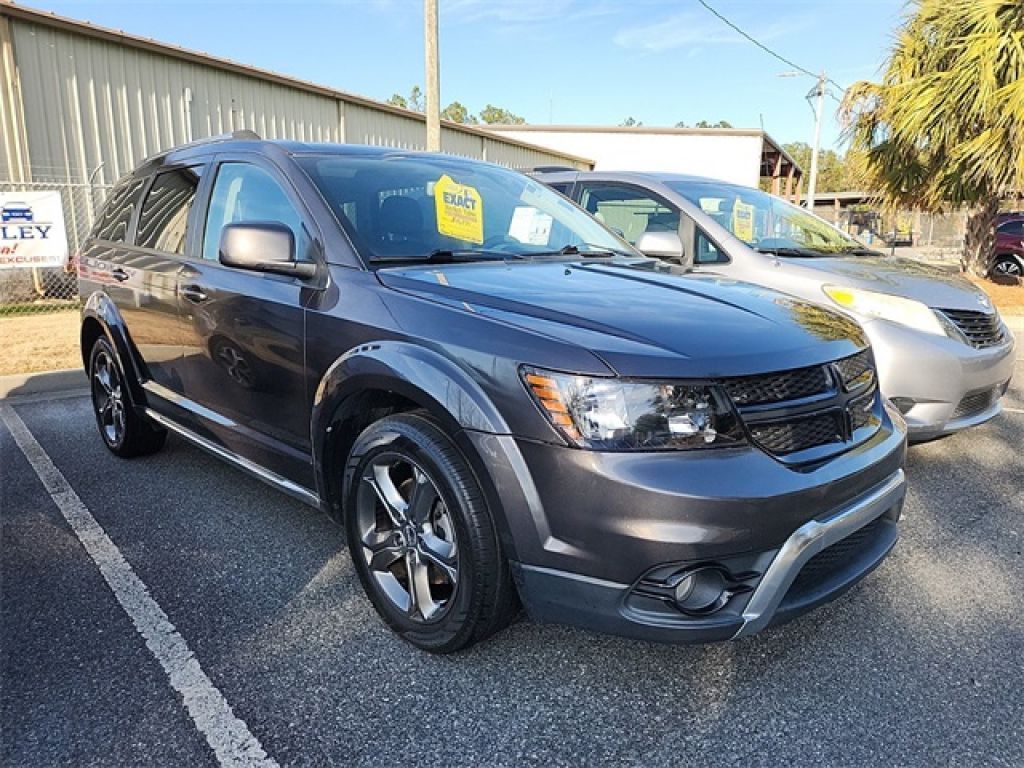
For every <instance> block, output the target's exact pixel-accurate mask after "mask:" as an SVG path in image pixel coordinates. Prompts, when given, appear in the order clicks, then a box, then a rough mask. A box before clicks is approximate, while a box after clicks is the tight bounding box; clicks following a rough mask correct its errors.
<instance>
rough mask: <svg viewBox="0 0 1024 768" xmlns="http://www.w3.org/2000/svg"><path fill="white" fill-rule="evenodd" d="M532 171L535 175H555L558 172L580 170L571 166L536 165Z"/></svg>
mask: <svg viewBox="0 0 1024 768" xmlns="http://www.w3.org/2000/svg"><path fill="white" fill-rule="evenodd" d="M532 170H533V173H555V172H557V171H578V170H579V168H573V167H572V166H571V165H535V166H534V167H533V169H532Z"/></svg>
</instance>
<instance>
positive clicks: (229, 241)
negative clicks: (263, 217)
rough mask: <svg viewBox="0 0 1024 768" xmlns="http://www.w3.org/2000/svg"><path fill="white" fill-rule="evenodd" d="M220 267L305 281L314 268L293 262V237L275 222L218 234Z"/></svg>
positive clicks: (236, 227) (231, 228) (231, 227)
mask: <svg viewBox="0 0 1024 768" xmlns="http://www.w3.org/2000/svg"><path fill="white" fill-rule="evenodd" d="M220 263H221V264H224V265H226V266H229V267H235V268H236V269H249V270H252V271H253V272H273V273H274V274H278V275H291V276H293V277H301V278H308V277H312V276H313V275H315V274H316V264H314V263H312V262H309V261H296V260H295V236H294V235H293V234H292V231H291V230H290V229H289V228H288V227H286V226H285V225H284V224H281V223H280V222H277V221H246V222H239V223H237V224H228V225H226V226H225V227H224V229H222V230H221V232H220Z"/></svg>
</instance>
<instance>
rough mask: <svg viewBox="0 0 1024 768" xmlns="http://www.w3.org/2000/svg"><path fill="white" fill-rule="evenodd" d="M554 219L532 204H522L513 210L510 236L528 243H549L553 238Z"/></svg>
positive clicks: (509, 229) (509, 227)
mask: <svg viewBox="0 0 1024 768" xmlns="http://www.w3.org/2000/svg"><path fill="white" fill-rule="evenodd" d="M553 221H554V219H552V218H551V216H549V215H548V214H546V213H544V212H542V211H538V210H537V209H536V208H534V207H533V206H532V205H520V206H517V207H516V209H515V210H514V211H513V212H512V222H511V223H510V224H509V225H508V236H509V237H514V238H515V239H516V240H518V241H519V242H520V243H526V244H527V245H547V244H548V243H549V242H550V240H551V224H552V223H553Z"/></svg>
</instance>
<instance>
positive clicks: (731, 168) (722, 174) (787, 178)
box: [488, 125, 803, 197]
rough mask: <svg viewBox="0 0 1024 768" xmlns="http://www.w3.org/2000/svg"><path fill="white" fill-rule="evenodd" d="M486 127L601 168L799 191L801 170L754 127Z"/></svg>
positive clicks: (775, 191) (790, 192) (789, 193)
mask: <svg viewBox="0 0 1024 768" xmlns="http://www.w3.org/2000/svg"><path fill="white" fill-rule="evenodd" d="M488 130H489V131H491V132H492V133H493V134H494V135H496V136H501V137H502V138H506V139H507V138H515V139H519V140H520V141H529V142H530V143H532V144H539V145H540V146H542V147H547V148H548V149H549V150H550V151H552V152H560V151H564V150H566V149H568V148H570V147H571V148H572V151H573V152H579V153H580V154H583V155H586V156H587V157H590V158H593V160H594V162H595V163H596V170H599V171H661V172H667V173H689V174H693V175H695V176H708V177H710V178H713V179H722V180H723V181H730V182H733V183H734V184H743V185H744V186H747V187H756V186H757V185H758V183H759V182H760V180H761V179H763V178H764V179H769V180H770V181H771V186H770V189H771V191H772V193H773V194H776V195H780V194H785V195H786V196H787V197H789V196H792V195H794V194H797V193H798V190H799V184H800V180H801V177H802V175H803V172H802V171H801V169H800V166H799V165H797V164H796V161H794V160H793V158H792V157H790V156H789V154H788V153H787V152H786V150H785V149H783V148H782V146H781V145H780V144H779V143H778V142H776V141H775V140H774V139H773V138H772V137H771V136H769V135H768V134H767V133H765V132H764V131H761V130H755V129H744V128H662V127H654V126H605V125H492V126H488ZM794 185H795V186H794Z"/></svg>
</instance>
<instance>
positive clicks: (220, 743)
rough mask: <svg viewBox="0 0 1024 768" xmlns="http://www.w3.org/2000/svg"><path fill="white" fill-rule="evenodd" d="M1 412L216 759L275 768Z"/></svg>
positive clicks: (24, 435) (103, 537)
mask: <svg viewBox="0 0 1024 768" xmlns="http://www.w3.org/2000/svg"><path fill="white" fill-rule="evenodd" d="M0 418H2V419H3V422H4V424H6V425H7V429H8V430H10V433H11V435H12V436H13V437H14V442H15V443H17V445H18V447H19V448H20V449H21V452H22V453H23V454H25V458H26V459H28V462H29V464H31V465H32V469H34V470H35V473H36V475H38V476H39V479H40V481H42V483H43V487H44V488H46V490H47V492H48V493H49V494H50V497H51V498H52V499H53V502H54V503H55V504H56V505H57V508H58V509H60V511H61V514H62V515H64V519H65V520H67V522H68V525H70V526H71V530H72V531H74V532H75V535H76V536H77V537H78V540H79V541H80V542H82V546H83V547H85V551H86V552H88V553H89V557H91V558H92V559H93V561H94V562H95V563H96V565H97V566H98V567H99V569H100V573H101V574H103V578H104V579H105V580H106V582H107V585H108V586H109V587H110V589H111V590H112V591H113V593H114V597H116V598H117V602H119V603H120V604H121V607H122V608H123V609H124V611H125V613H127V614H128V617H129V618H130V619H131V620H132V623H133V624H134V625H135V628H136V629H137V630H138V631H139V634H140V635H142V637H143V638H144V639H145V641H146V647H147V648H149V651H150V653H152V654H153V656H154V657H155V658H156V660H157V661H158V662H159V663H160V666H161V667H163V670H164V672H165V673H166V674H167V678H168V680H169V681H170V684H171V687H172V688H174V690H175V691H177V692H178V693H179V694H181V697H182V699H184V704H185V709H186V710H187V711H188V715H189V717H191V718H192V722H193V723H195V726H196V728H197V729H199V732H200V733H201V734H203V736H204V737H205V738H206V742H207V744H209V745H210V748H211V749H213V752H214V754H215V755H216V757H217V761H218V762H219V763H220V764H221V765H222V766H232V767H234V766H237V767H238V768H252V767H253V766H260V767H261V768H270V767H271V766H274V767H275V768H276V766H277V762H276V761H275V760H274V759H273V758H271V757H268V756H267V753H266V752H265V751H264V749H263V747H262V746H261V745H260V743H259V741H257V739H256V737H255V736H253V735H252V733H250V732H249V728H248V726H246V724H245V723H244V722H242V721H241V720H240V719H239V718H237V717H235V715H234V713H233V712H232V711H231V706H230V705H229V704H228V703H227V701H226V700H225V699H224V696H223V694H222V693H221V692H220V691H219V690H217V688H216V687H215V686H214V684H213V683H212V682H211V681H210V678H209V677H207V676H206V673H205V672H203V670H202V668H201V667H200V666H199V662H198V661H197V660H196V658H195V655H194V654H193V653H192V649H190V648H189V647H188V644H187V643H186V642H185V639H184V638H183V637H182V636H181V635H180V634H178V630H177V629H175V628H174V625H173V624H171V622H170V619H168V618H167V614H166V613H164V611H163V609H162V608H161V607H160V606H159V605H158V604H157V602H156V600H154V599H153V597H152V596H151V595H150V594H149V589H148V588H147V587H146V585H145V584H144V583H143V582H142V580H141V579H140V578H139V577H138V576H136V575H135V571H134V570H132V567H131V565H129V564H128V561H127V560H125V559H124V556H123V555H122V554H121V551H120V550H119V549H118V548H117V546H115V544H114V542H112V541H111V540H110V537H108V536H107V534H106V532H105V531H104V530H103V528H102V527H101V526H100V524H99V523H97V522H96V518H94V517H93V516H92V513H91V512H89V509H88V508H87V507H86V506H85V504H83V503H82V500H81V499H80V498H79V497H78V494H77V493H75V491H74V489H73V488H72V487H71V485H70V484H69V483H68V481H67V479H65V477H64V475H63V473H61V471H60V470H59V469H57V466H56V465H55V464H54V463H53V461H52V460H51V459H50V457H49V456H48V455H47V454H46V451H44V450H43V447H42V446H41V445H39V442H38V441H37V440H36V439H35V437H33V435H32V433H31V432H29V429H28V427H26V426H25V422H23V421H22V420H21V417H20V416H18V414H17V413H15V411H14V409H13V408H11V407H10V406H9V405H3V404H0Z"/></svg>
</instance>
